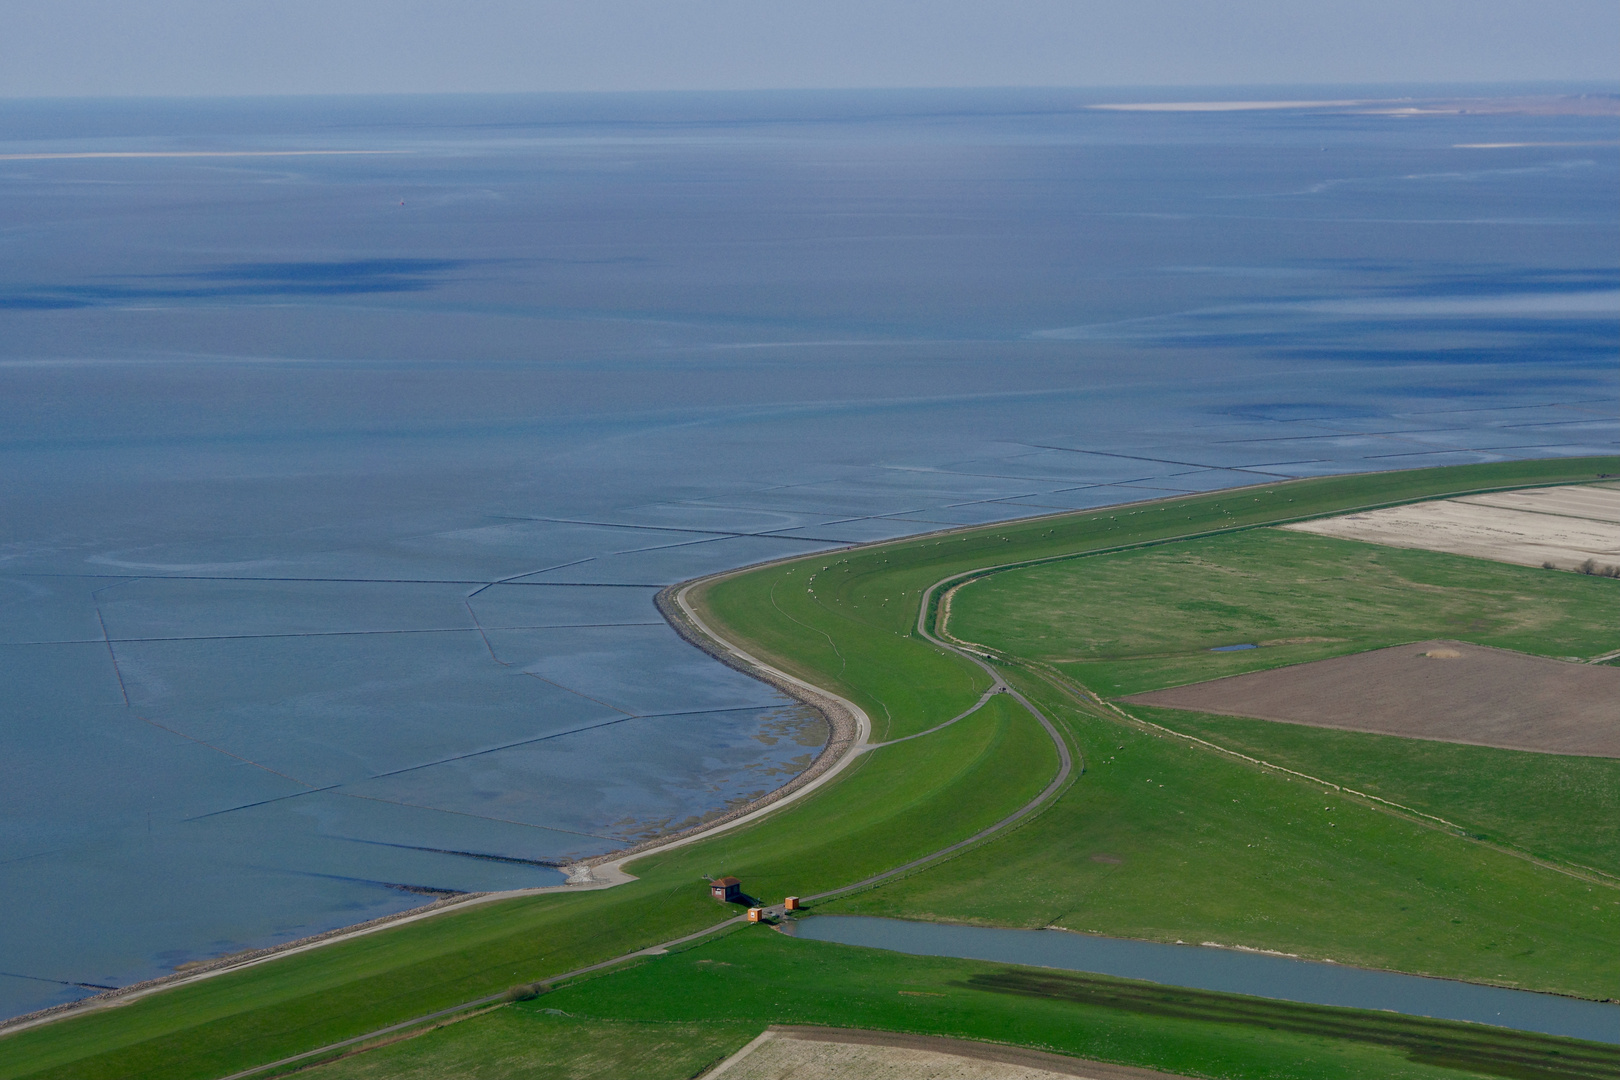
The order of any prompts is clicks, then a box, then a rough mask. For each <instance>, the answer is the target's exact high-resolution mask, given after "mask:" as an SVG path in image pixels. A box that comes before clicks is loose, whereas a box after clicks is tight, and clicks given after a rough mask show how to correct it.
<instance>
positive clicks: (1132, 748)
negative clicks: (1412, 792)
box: [818, 673, 1620, 998]
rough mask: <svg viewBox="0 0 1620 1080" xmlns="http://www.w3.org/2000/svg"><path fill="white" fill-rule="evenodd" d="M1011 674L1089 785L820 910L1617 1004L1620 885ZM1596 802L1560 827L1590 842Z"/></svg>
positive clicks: (1564, 817) (1564, 814) (1567, 815)
mask: <svg viewBox="0 0 1620 1080" xmlns="http://www.w3.org/2000/svg"><path fill="white" fill-rule="evenodd" d="M1011 678H1012V679H1013V681H1014V682H1015V683H1017V684H1018V685H1019V686H1020V688H1021V689H1022V690H1024V692H1025V693H1026V694H1028V695H1029V696H1030V698H1031V699H1032V700H1033V701H1034V702H1035V704H1036V705H1037V706H1038V707H1040V708H1042V709H1043V710H1045V711H1046V712H1047V715H1048V716H1051V717H1053V718H1054V719H1055V720H1056V721H1057V722H1058V723H1059V724H1060V725H1061V726H1063V727H1065V728H1066V729H1067V730H1068V731H1069V732H1070V733H1071V736H1072V738H1073V741H1074V744H1075V746H1076V748H1077V750H1078V751H1079V753H1080V755H1082V756H1083V758H1084V761H1085V763H1086V772H1085V775H1084V776H1083V777H1082V778H1081V779H1080V780H1079V781H1078V782H1077V783H1075V784H1074V785H1073V786H1072V787H1071V788H1070V789H1069V790H1068V792H1067V793H1066V794H1065V795H1064V796H1063V797H1062V798H1061V799H1060V800H1058V802H1057V803H1056V804H1055V805H1053V806H1052V807H1051V808H1050V809H1048V810H1046V811H1045V812H1044V813H1042V814H1041V815H1040V816H1039V817H1037V818H1036V819H1035V820H1033V821H1031V822H1029V823H1028V824H1026V825H1024V826H1022V827H1021V828H1019V829H1017V830H1016V831H1014V832H1012V833H1011V834H1009V835H1007V836H1006V837H1004V838H1002V839H999V840H997V841H996V842H994V843H993V844H988V845H985V846H983V847H980V848H977V849H975V850H973V851H970V852H968V853H966V854H963V855H959V856H957V857H956V858H953V859H951V860H949V861H947V862H943V863H940V864H937V865H935V866H932V867H928V868H924V869H921V870H919V871H917V872H915V873H912V874H909V875H907V876H906V877H904V878H903V879H901V880H898V881H895V882H892V883H888V884H884V885H882V886H880V887H878V888H875V889H872V890H869V891H865V892H861V893H857V894H854V895H852V896H849V897H846V898H843V899H838V900H834V901H832V902H831V903H829V904H826V905H824V906H823V907H821V908H818V910H825V911H829V912H839V913H849V914H864V915H887V916H893V917H898V918H906V919H922V920H931V921H947V922H966V923H980V924H993V925H999V926H1019V927H1040V926H1061V927H1064V928H1066V929H1070V930H1079V931H1088V932H1092V933H1100V934H1108V935H1111V936H1115V937H1128V938H1141V939H1146V940H1151V941H1167V942H1173V941H1190V942H1206V941H1214V942H1218V943H1220V944H1223V945H1241V946H1247V947H1250V948H1257V949H1273V950H1278V951H1281V952H1287V953H1293V954H1297V955H1300V956H1304V957H1308V958H1311V959H1318V960H1334V961H1337V962H1339V963H1348V964H1356V965H1360V966H1364V967H1373V968H1386V969H1392V970H1397V971H1408V972H1416V973H1422V974H1431V975H1443V976H1447V977H1451V978H1462V979H1469V980H1472V981H1476V982H1488V983H1496V984H1499V985H1506V986H1518V987H1524V988H1529V989H1537V990H1551V991H1557V992H1561V993H1567V994H1574V995H1576V996H1580V997H1591V998H1620V964H1617V963H1616V961H1615V943H1616V942H1620V889H1617V888H1613V887H1607V886H1603V885H1595V884H1593V883H1591V882H1588V881H1584V880H1580V879H1577V878H1573V877H1569V876H1567V875H1563V874H1559V873H1555V872H1553V871H1551V870H1548V869H1545V868H1543V867H1540V866H1537V865H1535V864H1534V863H1532V862H1529V861H1527V860H1524V859H1520V858H1514V857H1513V856H1511V855H1508V854H1504V853H1502V852H1500V851H1496V850H1493V849H1492V848H1489V847H1486V846H1483V845H1480V844H1473V843H1469V842H1468V841H1467V840H1464V839H1462V838H1459V837H1458V836H1456V835H1454V834H1453V833H1450V832H1448V831H1444V830H1439V829H1434V828H1427V827H1425V826H1423V825H1420V824H1416V823H1414V822H1412V821H1408V820H1404V819H1402V818H1400V817H1397V816H1394V815H1391V814H1389V813H1385V812H1382V811H1380V810H1378V809H1375V808H1373V807H1371V806H1369V805H1367V804H1365V803H1363V802H1360V801H1357V800H1354V799H1350V798H1346V797H1342V796H1338V795H1336V794H1335V793H1333V792H1331V791H1328V790H1325V789H1324V788H1323V787H1322V786H1320V785H1318V784H1313V783H1309V782H1306V781H1302V780H1298V779H1291V778H1289V777H1287V776H1285V775H1282V774H1280V773H1277V772H1274V771H1267V770H1265V769H1261V768H1258V767H1256V766H1254V765H1250V764H1248V763H1245V762H1243V761H1240V760H1237V759H1235V758H1232V757H1229V756H1225V755H1221V754H1218V753H1216V752H1214V751H1211V750H1209V749H1206V748H1201V747H1198V746H1196V745H1195V744H1192V743H1190V742H1188V741H1185V740H1182V739H1177V738H1175V737H1174V736H1170V735H1164V734H1158V733H1155V732H1153V731H1151V730H1146V729H1142V728H1138V727H1133V726H1130V725H1128V724H1125V723H1122V722H1120V721H1119V720H1118V719H1115V718H1111V717H1110V716H1108V715H1106V714H1104V713H1102V712H1101V711H1100V710H1096V709H1086V708H1083V707H1082V706H1081V705H1080V704H1079V703H1077V702H1075V701H1074V700H1073V699H1070V698H1066V697H1065V696H1064V695H1062V694H1060V693H1059V692H1058V690H1057V689H1055V688H1054V687H1052V686H1051V685H1049V684H1044V683H1043V682H1041V681H1040V680H1038V679H1035V678H1033V677H1030V676H1027V675H1025V676H1020V675H1018V674H1017V673H1013V674H1012V675H1011ZM1399 741H1400V742H1402V743H1403V744H1404V743H1406V742H1408V740H1399ZM1398 750H1399V748H1397V751H1398ZM1486 782H1488V781H1482V782H1481V787H1484V785H1485V783H1486ZM1609 797H1612V796H1609ZM1596 805H1598V803H1597V802H1596V801H1589V802H1587V803H1586V804H1584V805H1577V806H1574V807H1571V808H1569V809H1568V810H1565V811H1556V810H1549V812H1551V813H1555V814H1558V815H1559V820H1561V821H1563V822H1564V823H1566V824H1567V825H1568V826H1569V827H1571V828H1578V827H1579V826H1580V824H1581V822H1582V820H1583V819H1582V818H1581V816H1580V815H1581V814H1582V813H1583V812H1584V811H1588V810H1591V809H1592V808H1593V807H1594V806H1596ZM1503 813H1504V814H1505V815H1509V816H1511V815H1512V811H1511V810H1504V811H1503Z"/></svg>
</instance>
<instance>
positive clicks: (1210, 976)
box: [782, 915, 1620, 1043]
mask: <svg viewBox="0 0 1620 1080" xmlns="http://www.w3.org/2000/svg"><path fill="white" fill-rule="evenodd" d="M782 929H783V931H784V932H786V933H788V934H789V935H791V936H793V937H798V938H805V939H806V940H809V941H835V942H838V943H839V944H842V945H862V946H865V947H867V948H872V949H890V950H893V951H895V952H903V953H911V954H913V955H916V956H955V957H961V958H963V959H968V960H992V961H997V962H1000V963H1007V964H1023V965H1026V966H1029V967H1045V968H1058V969H1060V970H1064V971H1086V972H1091V973H1092V974H1096V975H1116V976H1119V977H1120V978H1125V979H1141V980H1143V981H1145V982H1156V983H1164V984H1166V985H1169V986H1190V987H1193V988H1195V989H1198V990H1217V991H1220V992H1222V993H1227V994H1249V995H1252V996H1254V997H1267V998H1278V999H1281V1000H1283V1001H1303V1002H1306V1003H1308V1004H1312V1005H1339V1006H1343V1007H1346V1008H1352V1009H1387V1010H1389V1011H1391V1012H1399V1013H1406V1014H1408V1015H1411V1016H1430V1017H1434V1018H1436V1019H1440V1020H1465V1021H1468V1022H1469V1023H1474V1024H1493V1025H1495V1026H1497V1027H1508V1028H1517V1029H1519V1030H1521V1031H1539V1032H1542V1033H1543V1034H1547V1035H1565V1036H1568V1037H1570V1038H1573V1039H1592V1040H1595V1041H1598V1042H1611V1043H1620V1005H1615V1004H1612V1003H1605V1002H1599V1001H1581V1000H1579V999H1577V998H1566V997H1558V996H1556V995H1553V994H1534V993H1530V992H1528V991H1524V990H1507V989H1504V988H1502V987H1497V986H1479V985H1476V984H1474V983H1465V982H1455V981H1452V980H1450V979H1426V978H1423V977H1421V976H1417V975H1400V974H1397V973H1395V972H1392V971H1371V970H1368V969H1366V968H1356V967H1346V966H1343V965H1340V964H1329V963H1322V962H1313V961H1309V960H1299V959H1295V958H1293V957H1287V956H1277V955H1270V954H1264V953H1256V952H1248V951H1243V950H1237V949H1220V948H1209V947H1202V946H1198V945H1166V944H1162V943H1160V942H1156V941H1129V940H1124V939H1121V938H1107V937H1099V936H1096V935H1093V934H1075V933H1070V932H1068V931H1064V930H1005V929H1000V928H997V927H989V926H957V925H952V924H949V923H922V922H907V921H905V920H903V919H878V918H872V917H870V916H865V915H832V916H822V917H819V918H808V919H800V920H798V921H796V922H787V923H783V925H782Z"/></svg>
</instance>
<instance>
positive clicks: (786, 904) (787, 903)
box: [782, 896, 799, 911]
mask: <svg viewBox="0 0 1620 1080" xmlns="http://www.w3.org/2000/svg"><path fill="white" fill-rule="evenodd" d="M782 910H783V911H798V910H799V898H798V897H797V896H790V897H788V898H787V899H786V900H783V901H782Z"/></svg>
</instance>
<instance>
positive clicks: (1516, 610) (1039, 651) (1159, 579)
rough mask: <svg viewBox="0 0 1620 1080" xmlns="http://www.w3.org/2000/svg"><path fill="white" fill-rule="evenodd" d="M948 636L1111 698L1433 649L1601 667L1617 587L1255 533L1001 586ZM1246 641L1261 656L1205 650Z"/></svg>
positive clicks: (972, 594) (975, 598) (992, 587)
mask: <svg viewBox="0 0 1620 1080" xmlns="http://www.w3.org/2000/svg"><path fill="white" fill-rule="evenodd" d="M949 625H950V630H951V633H952V634H953V635H955V636H957V637H960V638H964V639H966V640H969V641H976V642H980V643H982V644H984V645H987V646H990V647H991V648H993V649H996V650H998V651H1000V652H1004V653H1007V654H1009V655H1013V656H1022V657H1027V658H1030V659H1035V660H1041V661H1045V662H1048V663H1052V664H1056V665H1057V666H1058V667H1059V668H1061V669H1062V670H1063V671H1064V672H1065V673H1067V674H1068V675H1070V676H1071V677H1073V678H1074V679H1076V680H1078V681H1079V682H1081V683H1084V684H1085V685H1086V686H1087V687H1089V688H1091V689H1093V690H1095V691H1097V692H1098V693H1101V694H1103V695H1105V696H1112V695H1116V694H1133V693H1138V692H1141V691H1144V690H1156V689H1159V688H1161V687H1164V686H1176V685H1180V684H1183V683H1188V682H1198V681H1201V680H1203V679H1210V678H1216V677H1218V676H1222V675H1232V674H1236V673H1238V672H1242V671H1254V670H1257V669H1260V668H1271V667H1282V666H1284V665H1286V664H1296V663H1301V662H1304V661H1307V660H1319V659H1322V658H1323V657H1327V656H1339V655H1343V654H1345V653H1357V652H1364V651H1366V650H1368V649H1378V648H1383V647H1384V646H1387V645H1398V644H1402V643H1404V642H1409V641H1423V640H1426V639H1429V638H1453V639H1456V640H1460V641H1471V642H1474V643H1475V644H1479V645H1494V646H1497V647H1499V648H1504V649H1515V650H1518V651H1520V652H1528V653H1535V654H1538V655H1541V656H1560V657H1566V656H1567V657H1579V658H1582V659H1584V658H1587V657H1592V656H1599V655H1602V654H1603V653H1607V652H1611V651H1613V650H1614V649H1616V648H1620V581H1616V580H1615V579H1613V578H1602V577H1592V576H1587V575H1584V574H1571V573H1568V572H1564V571H1558V570H1542V569H1540V568H1533V567H1526V566H1510V565H1507V564H1505V563H1497V562H1489V561H1486V560H1484V559H1473V558H1467V557H1465V556H1461V555H1446V554H1441V553H1437V552H1432V551H1415V550H1409V549H1405V548H1392V547H1383V546H1380V545H1377V544H1364V543H1359V542H1357V541H1353V540H1338V539H1334V538H1331V537H1325V536H1314V535H1311V534H1309V533H1298V532H1289V531H1286V530H1282V529H1254V530H1248V531H1244V532H1240V533H1237V534H1235V535H1230V536H1214V537H1207V538H1203V539H1198V540H1187V541H1183V542H1181V543H1177V544H1166V545H1163V546H1161V547H1152V548H1145V549H1140V550H1136V551H1125V552H1119V553H1116V554H1110V555H1099V556H1095V557H1092V558H1086V559H1073V560H1067V561H1064V562H1059V563H1048V564H1046V565H1044V566H1033V567H1028V568H1026V569H1021V570H1013V571H1009V572H1006V573H1002V574H996V575H994V576H992V577H988V578H984V579H981V580H979V581H975V582H973V583H971V584H969V585H966V586H964V587H963V588H961V589H959V590H957V592H956V595H955V597H954V598H953V599H952V602H951V617H950V624H949ZM1240 643H1249V644H1259V645H1261V646H1262V647H1261V648H1258V649H1250V650H1246V651H1242V652H1229V653H1212V652H1210V651H1209V650H1210V649H1211V648H1213V647H1215V646H1219V645H1235V644H1240Z"/></svg>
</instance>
